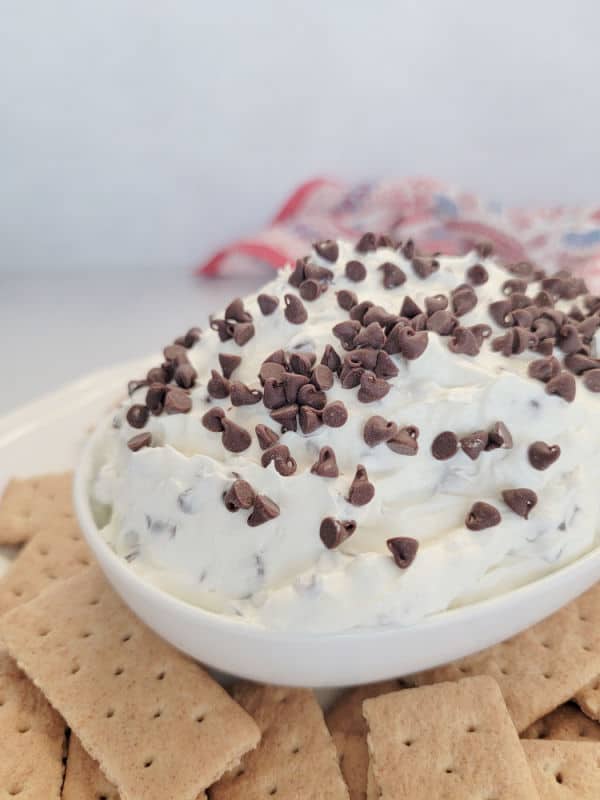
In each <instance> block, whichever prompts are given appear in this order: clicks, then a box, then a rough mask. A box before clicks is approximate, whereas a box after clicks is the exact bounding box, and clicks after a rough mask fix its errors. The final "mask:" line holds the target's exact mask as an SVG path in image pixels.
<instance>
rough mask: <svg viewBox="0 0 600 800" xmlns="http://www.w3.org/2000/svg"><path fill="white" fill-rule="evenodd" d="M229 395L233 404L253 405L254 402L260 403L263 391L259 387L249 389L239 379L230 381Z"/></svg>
mask: <svg viewBox="0 0 600 800" xmlns="http://www.w3.org/2000/svg"><path fill="white" fill-rule="evenodd" d="M229 396H230V398H231V404H232V405H234V406H253V405H255V403H260V401H261V400H262V396H263V393H262V392H261V391H260V389H251V388H250V387H249V386H246V384H245V383H241V382H240V381H232V382H231V385H230V387H229Z"/></svg>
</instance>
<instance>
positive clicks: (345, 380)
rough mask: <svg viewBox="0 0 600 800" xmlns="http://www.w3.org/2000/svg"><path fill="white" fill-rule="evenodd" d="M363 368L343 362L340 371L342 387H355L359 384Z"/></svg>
mask: <svg viewBox="0 0 600 800" xmlns="http://www.w3.org/2000/svg"><path fill="white" fill-rule="evenodd" d="M363 373H364V369H363V368H362V367H352V366H351V365H350V364H344V366H343V367H342V371H341V373H340V381H341V384H342V389H355V388H356V387H357V386H358V385H359V384H360V379H361V378H362V376H363Z"/></svg>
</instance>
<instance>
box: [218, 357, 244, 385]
mask: <svg viewBox="0 0 600 800" xmlns="http://www.w3.org/2000/svg"><path fill="white" fill-rule="evenodd" d="M241 363H242V359H241V357H240V356H234V355H232V354H231V353H219V364H220V365H221V371H222V373H223V376H224V378H225V379H226V380H229V378H231V376H232V374H233V373H234V372H235V370H236V369H237V368H238V367H239V365H240V364H241Z"/></svg>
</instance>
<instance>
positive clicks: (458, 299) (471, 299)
mask: <svg viewBox="0 0 600 800" xmlns="http://www.w3.org/2000/svg"><path fill="white" fill-rule="evenodd" d="M476 305H477V295H476V294H475V292H474V290H473V289H472V288H471V287H470V286H468V285H467V284H463V285H462V286H460V287H458V288H457V289H455V290H454V291H453V292H452V310H453V311H454V313H455V314H456V316H457V317H462V316H464V314H468V313H469V311H472V310H473V309H474V308H475V306H476Z"/></svg>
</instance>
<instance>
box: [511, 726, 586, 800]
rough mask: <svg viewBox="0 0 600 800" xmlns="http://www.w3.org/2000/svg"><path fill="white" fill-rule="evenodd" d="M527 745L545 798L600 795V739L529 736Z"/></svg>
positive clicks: (557, 799) (580, 799)
mask: <svg viewBox="0 0 600 800" xmlns="http://www.w3.org/2000/svg"><path fill="white" fill-rule="evenodd" d="M523 749H524V750H525V755H526V756H527V759H528V761H529V766H530V768H531V772H532V774H533V778H534V780H535V783H536V785H537V787H538V791H539V793H540V797H541V798H543V800H598V798H599V797H600V743H598V742H556V741H553V742H551V741H547V742H539V741H538V742H536V741H531V740H529V741H524V742H523Z"/></svg>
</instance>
